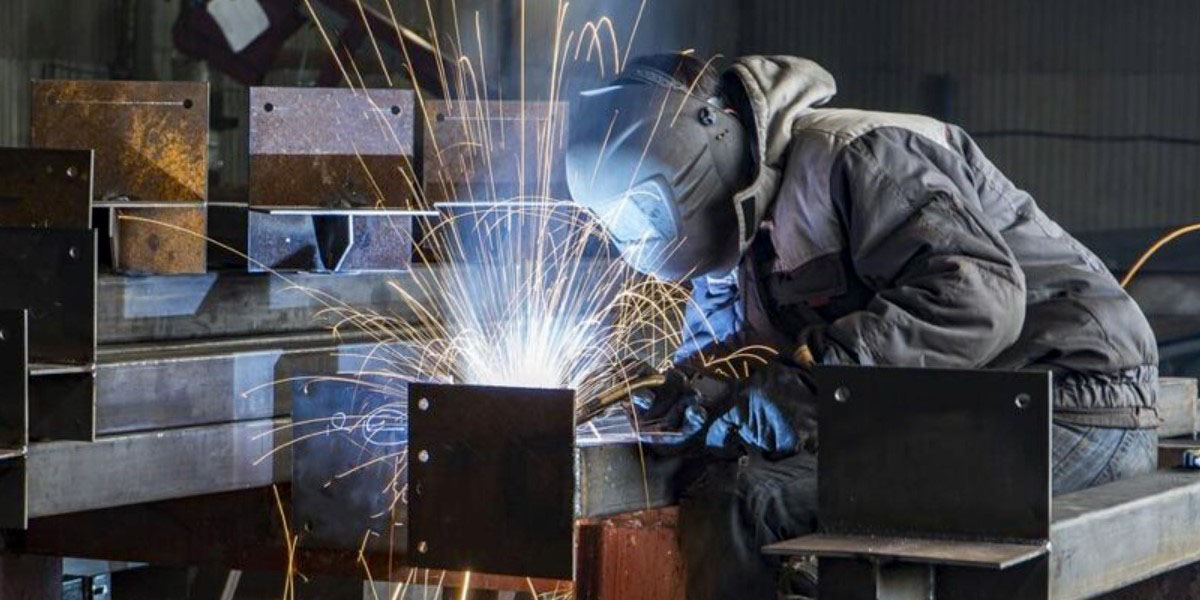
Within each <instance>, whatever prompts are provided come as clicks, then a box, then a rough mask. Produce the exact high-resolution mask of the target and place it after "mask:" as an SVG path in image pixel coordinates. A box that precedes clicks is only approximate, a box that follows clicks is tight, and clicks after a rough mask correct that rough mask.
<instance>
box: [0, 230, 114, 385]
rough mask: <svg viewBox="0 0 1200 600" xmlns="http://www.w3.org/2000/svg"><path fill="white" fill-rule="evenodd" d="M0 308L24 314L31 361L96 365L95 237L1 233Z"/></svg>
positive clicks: (91, 233) (88, 232)
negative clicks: (22, 310) (0, 289)
mask: <svg viewBox="0 0 1200 600" xmlns="http://www.w3.org/2000/svg"><path fill="white" fill-rule="evenodd" d="M0 287H2V288H3V289H4V290H5V292H4V294H0V308H17V309H20V308H27V309H29V360H30V361H31V362H38V361H42V362H54V363H82V364H90V363H93V362H95V357H96V232H95V231H94V230H69V229H15V228H0Z"/></svg>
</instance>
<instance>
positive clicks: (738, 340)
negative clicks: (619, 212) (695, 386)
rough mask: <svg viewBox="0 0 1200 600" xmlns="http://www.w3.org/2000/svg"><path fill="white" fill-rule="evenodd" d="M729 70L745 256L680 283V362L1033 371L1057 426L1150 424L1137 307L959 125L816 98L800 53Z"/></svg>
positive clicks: (1142, 324)
mask: <svg viewBox="0 0 1200 600" xmlns="http://www.w3.org/2000/svg"><path fill="white" fill-rule="evenodd" d="M731 74H732V75H734V76H736V77H738V78H739V80H740V81H741V82H742V84H743V85H744V86H745V88H746V91H747V96H748V102H749V104H750V106H751V108H752V113H753V117H754V120H755V122H754V128H755V130H756V132H757V134H758V144H757V147H756V148H755V149H756V156H757V158H758V169H759V170H758V176H757V177H756V179H755V181H754V183H753V185H751V186H749V187H748V188H747V189H746V190H745V191H743V192H741V193H740V194H738V196H737V197H736V198H735V203H736V205H737V206H736V208H737V210H738V216H739V223H738V225H739V229H740V230H741V237H742V241H743V247H744V251H745V252H744V255H743V258H742V262H741V265H740V266H739V268H738V269H737V271H736V272H735V273H731V274H730V275H728V276H726V277H718V278H714V277H705V278H701V279H698V280H696V281H695V282H694V283H695V289H694V295H693V300H694V302H693V304H694V306H693V307H692V310H691V311H690V313H691V314H690V316H689V322H690V326H689V333H688V337H687V339H686V342H685V344H684V346H683V347H682V348H681V349H680V353H679V355H678V358H679V359H680V360H686V359H687V358H688V357H690V356H693V355H695V354H697V353H698V352H701V351H707V353H708V354H710V355H711V354H714V353H717V352H720V350H718V349H719V348H725V349H727V350H728V349H732V348H734V347H736V346H738V345H743V344H751V343H759V344H769V345H771V346H773V347H775V348H777V349H779V350H780V351H781V352H782V353H783V355H784V356H785V357H786V356H789V355H790V354H791V353H794V352H795V351H796V350H797V349H799V348H801V347H805V348H807V349H808V351H810V353H811V356H812V357H813V358H814V359H815V360H816V361H817V362H818V363H824V364H859V365H893V366H928V367H951V368H994V369H1048V370H1050V371H1052V372H1053V373H1054V382H1055V397H1054V416H1055V421H1056V422H1060V423H1074V424H1080V425H1092V426H1101V427H1124V428H1149V427H1156V426H1157V425H1158V422H1159V420H1158V416H1157V410H1156V390H1157V363H1158V354H1157V347H1156V343H1155V339H1154V335H1153V333H1152V331H1151V330H1150V326H1149V324H1148V323H1147V321H1146V318H1145V316H1144V315H1143V314H1142V312H1141V310H1140V309H1139V308H1138V306H1137V305H1136V304H1135V303H1134V301H1133V300H1132V299H1131V298H1130V297H1129V295H1128V294H1126V293H1125V291H1124V290H1122V289H1121V287H1120V285H1118V283H1117V281H1116V280H1115V279H1114V278H1113V276H1112V275H1111V273H1109V271H1108V270H1107V269H1106V268H1105V266H1104V264H1103V263H1102V262H1101V261H1100V260H1099V259H1098V258H1097V257H1096V256H1095V255H1094V254H1093V253H1092V252H1091V251H1089V250H1088V249H1087V248H1085V247H1084V246H1083V245H1082V244H1080V243H1079V242H1078V241H1077V240H1075V239H1074V238H1073V237H1071V236H1070V235H1069V234H1068V233H1066V232H1065V231H1063V229H1062V228H1061V227H1059V226H1058V225H1057V224H1056V223H1055V222H1054V221H1052V220H1051V219H1050V218H1049V217H1047V216H1046V214H1045V213H1043V212H1042V211H1041V210H1040V209H1039V208H1038V206H1037V204H1036V203H1035V202H1034V200H1033V198H1032V197H1030V195H1029V194H1027V193H1025V192H1024V191H1022V190H1020V189H1019V188H1017V187H1016V186H1014V185H1013V183H1012V182H1010V181H1009V180H1008V178H1006V177H1005V176H1004V174H1002V173H1001V172H1000V171H999V170H998V169H997V168H996V167H995V165H993V164H992V163H991V162H990V161H989V160H988V159H987V157H985V156H984V154H983V152H982V151H981V150H980V148H979V147H978V146H977V145H976V144H975V143H974V142H973V141H972V140H971V138H970V137H969V136H968V135H967V134H966V133H965V132H963V130H961V129H959V128H958V127H955V126H952V125H948V124H945V123H942V122H939V121H937V120H935V119H931V118H927V117H921V116H916V115H903V114H890V113H879V112H867V111H858V110H843V109H826V108H814V106H816V105H819V104H822V103H824V102H825V101H826V100H828V98H829V97H831V96H832V95H833V90H834V88H833V79H832V77H830V76H829V74H828V73H826V72H825V71H824V70H823V69H821V68H820V67H819V66H817V65H816V64H815V63H812V62H810V61H806V60H804V59H798V58H792V57H747V58H743V59H739V60H738V61H737V62H736V63H735V65H734V66H733V67H732V70H731ZM764 197H766V198H765V199H764ZM701 324H703V325H701Z"/></svg>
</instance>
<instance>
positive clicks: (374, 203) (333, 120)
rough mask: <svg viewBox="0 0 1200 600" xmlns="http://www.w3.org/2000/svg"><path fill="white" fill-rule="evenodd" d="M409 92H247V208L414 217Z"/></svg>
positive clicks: (259, 89)
mask: <svg viewBox="0 0 1200 600" xmlns="http://www.w3.org/2000/svg"><path fill="white" fill-rule="evenodd" d="M413 107H414V97H413V93H412V92H411V91H409V90H390V89H366V90H350V89H345V88H274V87H256V88H251V90H250V204H251V206H257V207H272V206H275V207H278V206H303V207H313V208H340V209H345V208H385V207H386V208H392V209H414V210H415V209H419V208H420V207H419V206H418V205H417V196H418V194H417V188H418V185H419V183H418V181H417V178H416V177H415V175H414V173H413V168H412V160H413V159H414V156H413V155H414V150H413V148H414V143H413V131H414V129H415V122H416V113H415V110H414V108H413Z"/></svg>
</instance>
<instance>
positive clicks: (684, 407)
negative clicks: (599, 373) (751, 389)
mask: <svg viewBox="0 0 1200 600" xmlns="http://www.w3.org/2000/svg"><path fill="white" fill-rule="evenodd" d="M662 376H663V377H664V378H665V381H664V382H663V383H662V384H661V385H658V386H653V387H648V388H642V389H638V390H634V391H633V393H631V394H630V403H631V404H632V408H633V410H634V417H635V418H636V420H637V425H638V429H639V431H640V432H641V433H642V435H643V437H644V438H645V439H647V440H648V441H651V442H656V443H661V444H665V445H681V446H682V445H690V444H691V443H692V442H698V441H699V440H700V439H701V434H702V433H703V432H704V431H705V430H706V429H707V428H708V425H709V424H710V423H711V422H712V420H713V419H714V418H716V417H717V416H718V415H720V414H721V413H723V412H725V411H727V410H729V407H730V406H731V405H732V402H733V399H734V398H735V397H736V395H737V385H736V382H733V381H730V380H727V379H725V378H722V377H719V376H716V375H713V374H711V373H708V372H706V371H704V370H702V369H697V368H692V367H686V366H680V367H673V368H671V369H668V370H666V371H664V372H663V373H662Z"/></svg>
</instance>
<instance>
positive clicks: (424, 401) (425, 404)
mask: <svg viewBox="0 0 1200 600" xmlns="http://www.w3.org/2000/svg"><path fill="white" fill-rule="evenodd" d="M417 408H419V409H421V410H429V398H421V399H420V400H418V401H417Z"/></svg>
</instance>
